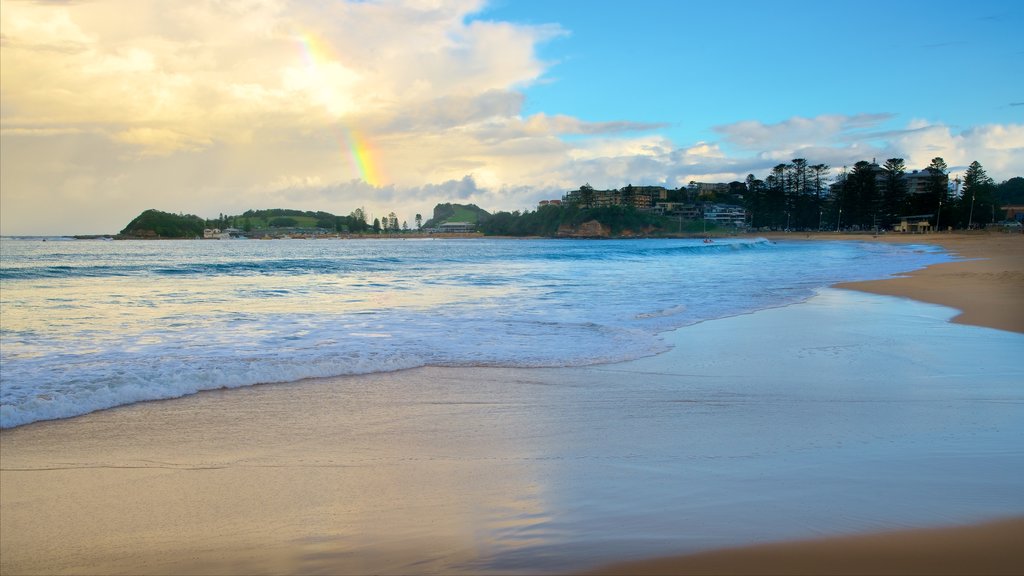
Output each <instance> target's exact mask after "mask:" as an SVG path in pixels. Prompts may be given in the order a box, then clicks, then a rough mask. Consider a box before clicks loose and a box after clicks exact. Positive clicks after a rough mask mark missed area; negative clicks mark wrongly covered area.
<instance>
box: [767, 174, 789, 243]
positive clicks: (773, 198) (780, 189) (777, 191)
mask: <svg viewBox="0 0 1024 576" xmlns="http://www.w3.org/2000/svg"><path fill="white" fill-rule="evenodd" d="M785 174H786V165H785V164H777V165H776V166H775V167H774V168H772V173H771V174H769V175H768V176H767V177H766V178H765V179H764V183H765V186H767V190H766V192H765V210H764V211H765V212H766V214H765V216H766V222H765V224H766V225H768V226H771V227H773V228H775V227H781V226H784V225H785V223H786V183H785Z"/></svg>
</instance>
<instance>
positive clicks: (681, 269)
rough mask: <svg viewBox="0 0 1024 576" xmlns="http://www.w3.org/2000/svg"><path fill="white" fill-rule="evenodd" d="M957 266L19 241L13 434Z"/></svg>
mask: <svg viewBox="0 0 1024 576" xmlns="http://www.w3.org/2000/svg"><path fill="white" fill-rule="evenodd" d="M950 259H951V257H950V256H949V255H948V254H947V253H945V252H943V251H942V250H941V249H940V248H938V247H934V246H926V245H906V244H876V243H870V242H779V243H775V242H771V241H768V240H765V239H723V240H716V241H715V242H714V243H711V244H706V243H704V242H702V241H701V240H683V239H649V240H607V241H591V240H505V239H500V240H499V239H425V240H413V239H410V240H396V239H391V240H334V239H332V240H278V241H256V240H234V241H228V240H224V241H195V240H190V241H113V242H111V241H101V240H77V241H65V242H55V241H52V240H51V241H48V242H46V241H42V240H41V239H14V238H4V239H2V241H0V427H3V428H10V427H14V426H19V425H23V424H27V423H30V422H35V421H38V420H47V419H56V418H67V417H73V416H78V415H82V414H86V413H89V412H93V411H95V410H101V409H105V408H111V407H115V406H119V405H124V404H130V403H134V402H140V401H146V400H156V399H167V398H175V397H179V396H183V395H187V394H192V393H195V392H198V391H201V390H210V389H218V388H233V387H240V386H249V385H254V384H260V383H276V382H293V381H297V380H302V379H306V378H315V377H329V376H341V375H350V374H367V373H374V372H385V371H394V370H402V369H408V368H415V367H420V366H428V365H432V366H510V367H558V366H580V365H590V364H599V363H611V362H619V361H625V360H630V359H635V358H640V357H644V356H651V355H655V354H658V353H661V352H664V351H665V350H667V349H668V347H669V345H668V344H667V343H666V341H665V339H664V338H663V337H662V334H663V333H664V332H666V331H669V330H673V329H677V328H681V327H684V326H688V325H692V324H695V323H698V322H702V321H706V320H712V319H716V318H723V317H727V316H733V315H737V314H744V313H749V312H754V311H757V310H762V309H766V308H773V307H779V306H785V305H789V304H794V303H798V302H801V301H804V300H806V299H808V298H810V297H811V296H812V295H814V293H815V291H816V290H818V289H820V288H822V287H825V286H828V285H831V284H834V283H836V282H840V281H854V280H868V279H878V278H884V277H887V276H890V275H893V274H898V273H901V272H905V271H910V270H915V269H919V268H922V267H925V266H928V265H931V264H935V263H939V262H944V261H949V260H950ZM764 337H765V338H771V335H770V334H766V335H765V336H764Z"/></svg>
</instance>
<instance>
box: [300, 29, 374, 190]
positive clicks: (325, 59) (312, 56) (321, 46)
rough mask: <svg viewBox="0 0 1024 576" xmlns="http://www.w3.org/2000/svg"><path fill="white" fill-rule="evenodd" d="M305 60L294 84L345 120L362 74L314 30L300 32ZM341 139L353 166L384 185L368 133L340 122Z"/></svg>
mask: <svg viewBox="0 0 1024 576" xmlns="http://www.w3.org/2000/svg"><path fill="white" fill-rule="evenodd" d="M295 38H296V41H297V42H298V44H299V46H300V47H301V49H302V57H303V61H304V62H305V69H304V70H303V75H302V78H300V79H297V80H296V81H294V82H293V85H294V86H296V87H297V88H299V89H301V90H302V91H304V92H306V93H307V94H309V95H310V97H311V98H313V99H314V100H315V101H316V102H318V103H319V104H320V105H321V106H323V107H324V109H325V110H326V111H327V112H328V113H329V114H330V115H331V116H333V117H334V118H337V119H339V120H342V119H343V117H344V116H345V115H346V114H347V113H348V112H350V111H351V110H352V109H353V108H354V103H353V98H352V96H351V94H352V91H353V90H354V85H355V83H356V82H357V81H358V80H359V75H358V74H356V73H355V72H354V71H352V70H351V69H349V68H347V67H346V66H344V64H342V63H341V61H340V60H341V59H340V58H339V57H338V56H337V55H336V54H335V52H334V49H333V47H332V46H331V45H330V43H329V42H327V41H325V40H324V39H323V38H321V37H320V36H318V35H316V34H313V33H311V32H304V33H302V34H298V35H296V37H295ZM336 130H337V133H338V136H337V140H338V142H339V144H340V146H341V150H342V153H343V155H346V156H348V158H349V160H350V163H351V166H352V168H353V170H354V171H355V172H356V173H357V174H359V177H360V178H362V179H363V181H365V182H366V183H367V184H369V185H371V186H381V185H383V184H384V178H383V176H382V174H381V173H380V170H379V167H378V162H377V160H376V158H377V157H378V154H377V153H376V150H375V149H374V147H373V146H371V144H370V142H369V139H368V138H367V137H366V135H365V134H363V133H360V132H357V131H356V130H354V129H352V128H350V127H347V126H345V125H344V124H339V125H338V127H337V128H336Z"/></svg>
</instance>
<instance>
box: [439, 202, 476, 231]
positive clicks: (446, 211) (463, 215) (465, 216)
mask: <svg viewBox="0 0 1024 576" xmlns="http://www.w3.org/2000/svg"><path fill="white" fill-rule="evenodd" d="M490 215H491V214H490V212H488V211H487V210H484V209H483V208H480V207H479V206H477V205H476V204H451V203H445V204H438V205H437V206H434V217H433V218H431V219H430V220H427V221H426V222H424V223H423V227H424V228H433V227H435V226H440V225H441V224H444V223H445V222H470V223H472V224H479V223H480V222H481V221H483V220H486V219H487V218H488V217H490Z"/></svg>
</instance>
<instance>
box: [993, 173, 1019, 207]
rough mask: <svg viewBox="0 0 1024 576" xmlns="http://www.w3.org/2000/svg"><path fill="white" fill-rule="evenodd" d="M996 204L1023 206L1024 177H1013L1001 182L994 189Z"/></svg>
mask: <svg viewBox="0 0 1024 576" xmlns="http://www.w3.org/2000/svg"><path fill="white" fill-rule="evenodd" d="M996 202H998V203H999V204H1001V205H1005V204H1024V177H1021V176H1014V177H1013V178H1010V179H1009V180H1006V181H1004V182H1001V183H1000V184H999V186H997V187H996Z"/></svg>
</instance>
